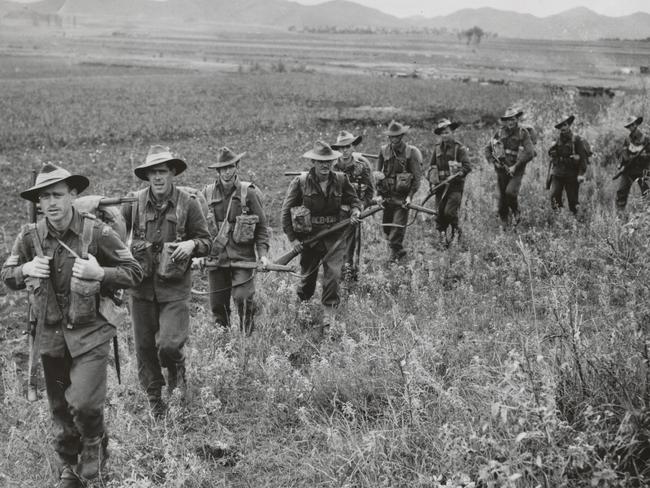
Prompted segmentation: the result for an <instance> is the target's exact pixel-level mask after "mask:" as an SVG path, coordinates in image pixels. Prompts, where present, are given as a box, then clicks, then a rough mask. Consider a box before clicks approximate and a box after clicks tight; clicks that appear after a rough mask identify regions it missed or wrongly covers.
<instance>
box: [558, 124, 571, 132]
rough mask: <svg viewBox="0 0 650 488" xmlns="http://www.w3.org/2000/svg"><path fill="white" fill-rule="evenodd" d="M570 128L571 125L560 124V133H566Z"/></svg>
mask: <svg viewBox="0 0 650 488" xmlns="http://www.w3.org/2000/svg"><path fill="white" fill-rule="evenodd" d="M570 130H571V126H570V125H569V124H562V125H561V126H560V134H568V133H569V131H570Z"/></svg>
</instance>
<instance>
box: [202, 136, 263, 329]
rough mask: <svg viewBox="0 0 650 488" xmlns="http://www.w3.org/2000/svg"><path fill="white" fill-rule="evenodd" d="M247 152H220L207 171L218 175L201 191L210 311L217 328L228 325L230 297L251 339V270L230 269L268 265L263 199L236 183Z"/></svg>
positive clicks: (245, 184)
mask: <svg viewBox="0 0 650 488" xmlns="http://www.w3.org/2000/svg"><path fill="white" fill-rule="evenodd" d="M244 154H246V153H241V154H235V153H234V152H232V151H231V150H230V149H228V148H227V147H222V148H221V149H219V152H218V154H217V161H216V162H215V163H214V164H211V165H209V166H208V168H211V169H216V170H217V174H218V176H217V179H216V180H215V181H214V183H210V184H209V185H207V186H206V187H205V188H203V190H202V193H203V195H204V196H205V199H206V200H207V202H208V206H209V209H210V210H209V212H210V214H209V217H208V220H210V221H212V220H214V224H215V232H214V235H215V236H216V238H215V239H214V240H213V243H212V251H211V253H210V258H209V261H210V262H213V264H214V267H212V266H211V267H210V269H209V270H208V282H209V293H210V309H211V310H212V314H213V315H214V317H215V321H216V323H217V325H220V326H224V327H225V326H229V325H230V297H231V295H232V298H233V300H234V301H235V305H236V306H237V310H238V313H239V324H240V327H241V329H242V330H244V331H245V332H246V334H247V335H250V334H251V333H252V332H253V330H254V328H255V318H254V317H255V310H256V303H255V270H254V269H239V268H231V266H230V265H231V263H232V262H233V261H250V262H255V261H256V257H255V255H256V252H257V257H258V258H259V260H260V261H261V264H262V266H267V265H268V264H269V260H268V257H267V255H268V251H269V236H270V231H269V228H268V225H267V220H266V215H265V213H264V208H263V203H262V194H261V192H260V191H259V189H257V188H256V187H255V186H254V185H253V184H252V183H249V182H247V181H242V180H240V179H239V163H240V161H241V158H242V157H243V156H244Z"/></svg>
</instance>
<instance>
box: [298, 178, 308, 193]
mask: <svg viewBox="0 0 650 488" xmlns="http://www.w3.org/2000/svg"><path fill="white" fill-rule="evenodd" d="M308 174H309V173H300V175H299V176H298V183H300V193H302V194H303V195H304V194H305V185H307V175H308Z"/></svg>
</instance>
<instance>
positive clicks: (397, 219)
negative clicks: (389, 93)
mask: <svg viewBox="0 0 650 488" xmlns="http://www.w3.org/2000/svg"><path fill="white" fill-rule="evenodd" d="M409 128H410V127H409V126H408V125H402V124H400V123H399V122H395V121H394V120H393V121H391V123H390V124H389V125H388V130H386V131H385V132H384V135H386V136H388V141H389V143H388V144H386V145H384V146H382V147H381V151H380V152H379V160H378V162H377V169H378V170H379V171H381V172H382V173H383V174H384V178H383V179H382V180H381V181H380V182H379V184H378V185H377V191H378V193H379V197H378V203H383V205H384V216H383V219H382V223H383V230H384V234H385V235H386V238H387V239H388V246H389V247H390V251H391V257H390V260H391V261H399V260H400V259H402V258H403V257H404V256H406V250H405V249H404V246H403V242H404V234H405V233H406V224H407V221H408V214H409V211H408V208H406V207H405V206H404V204H405V203H411V200H412V198H413V195H414V194H415V192H416V191H418V188H420V180H421V178H422V153H421V152H420V150H419V149H418V148H417V147H415V146H412V145H410V144H407V143H406V142H405V141H404V134H406V133H407V132H408V130H409Z"/></svg>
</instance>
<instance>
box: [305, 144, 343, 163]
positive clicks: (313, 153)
mask: <svg viewBox="0 0 650 488" xmlns="http://www.w3.org/2000/svg"><path fill="white" fill-rule="evenodd" d="M341 156H342V154H341V153H340V152H338V151H333V150H332V148H331V147H330V145H329V144H328V143H326V142H324V141H316V142H315V143H314V148H313V149H310V150H309V151H307V152H306V153H305V154H303V155H302V157H303V158H307V159H315V160H317V161H333V160H334V159H338V158H340V157H341Z"/></svg>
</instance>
